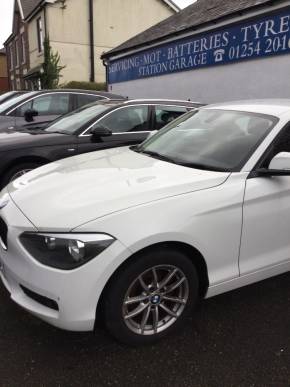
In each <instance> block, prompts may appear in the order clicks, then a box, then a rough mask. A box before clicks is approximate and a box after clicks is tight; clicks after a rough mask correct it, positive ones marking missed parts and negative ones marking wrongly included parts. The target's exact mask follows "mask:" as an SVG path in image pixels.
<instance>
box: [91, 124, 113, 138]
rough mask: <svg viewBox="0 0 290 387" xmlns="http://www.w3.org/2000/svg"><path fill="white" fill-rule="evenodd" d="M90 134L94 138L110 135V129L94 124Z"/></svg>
mask: <svg viewBox="0 0 290 387" xmlns="http://www.w3.org/2000/svg"><path fill="white" fill-rule="evenodd" d="M91 134H92V135H93V137H95V138H100V137H109V136H112V134H113V133H112V131H111V130H110V129H108V128H105V127H104V126H96V127H94V128H93V129H92V130H91Z"/></svg>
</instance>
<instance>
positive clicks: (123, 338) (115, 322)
mask: <svg viewBox="0 0 290 387" xmlns="http://www.w3.org/2000/svg"><path fill="white" fill-rule="evenodd" d="M170 276H171V278H170ZM166 281H168V282H166ZM179 282H180V285H179V286H177V287H176V288H175V289H174V285H175V286H176V285H177V284H178V283H179ZM104 297H105V300H104V304H103V305H104V309H103V311H104V317H105V325H106V327H107V330H108V331H109V332H110V333H111V335H113V336H114V337H115V338H116V339H117V340H118V341H120V342H122V343H124V344H127V345H131V346H138V345H146V344H152V343H154V342H156V341H158V340H159V339H161V338H163V337H165V336H167V335H168V334H170V333H172V332H173V331H175V330H177V329H178V328H180V326H181V325H182V324H183V323H184V322H185V320H186V318H187V317H188V316H189V315H190V314H191V313H192V311H193V308H194V306H195V304H196V302H197V300H198V298H199V280H198V275H197V271H196V268H195V266H194V264H193V263H192V262H191V261H190V259H189V258H188V257H187V256H186V255H185V254H184V253H183V252H181V251H178V250H173V249H154V250H149V251H146V252H144V253H141V254H139V255H138V256H136V257H135V259H134V258H132V259H131V260H130V261H129V263H125V264H124V266H122V267H121V268H120V269H119V270H118V272H117V273H116V274H115V275H114V276H113V278H112V280H111V281H110V285H109V288H108V290H107V292H106V294H105V296H104ZM134 297H139V298H137V299H136V298H134ZM143 298H144V299H143ZM137 300H138V302H137ZM138 308H139V309H138ZM138 311H139V312H138ZM134 313H136V315H135V316H134Z"/></svg>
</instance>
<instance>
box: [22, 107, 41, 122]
mask: <svg viewBox="0 0 290 387" xmlns="http://www.w3.org/2000/svg"><path fill="white" fill-rule="evenodd" d="M36 116H38V111H37V110H34V109H27V110H26V111H25V112H24V118H25V121H27V122H32V121H33V117H36Z"/></svg>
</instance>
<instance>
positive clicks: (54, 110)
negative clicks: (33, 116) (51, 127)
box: [15, 93, 70, 117]
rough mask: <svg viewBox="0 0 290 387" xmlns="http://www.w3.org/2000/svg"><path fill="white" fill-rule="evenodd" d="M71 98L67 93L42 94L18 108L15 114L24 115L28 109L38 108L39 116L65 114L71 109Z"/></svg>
mask: <svg viewBox="0 0 290 387" xmlns="http://www.w3.org/2000/svg"><path fill="white" fill-rule="evenodd" d="M69 98H70V95H69V94H67V93H55V94H45V95H41V96H39V97H36V98H34V99H32V100H31V101H29V102H26V103H25V104H23V105H22V106H20V107H19V108H18V109H16V114H15V115H16V116H17V117H23V116H24V113H25V111H26V110H28V109H34V110H36V111H37V112H38V115H39V116H50V115H63V114H66V113H68V111H69Z"/></svg>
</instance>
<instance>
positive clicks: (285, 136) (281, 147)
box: [262, 123, 290, 168]
mask: <svg viewBox="0 0 290 387" xmlns="http://www.w3.org/2000/svg"><path fill="white" fill-rule="evenodd" d="M289 125H290V123H289ZM280 152H290V127H287V129H285V130H284V131H282V133H281V135H280V136H279V137H278V140H277V141H276V142H275V143H274V144H273V145H272V146H271V148H270V152H269V154H268V156H267V159H266V160H265V161H264V163H263V165H262V167H266V168H268V167H269V164H270V162H271V160H272V158H273V157H274V156H276V155H277V154H278V153H280Z"/></svg>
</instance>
